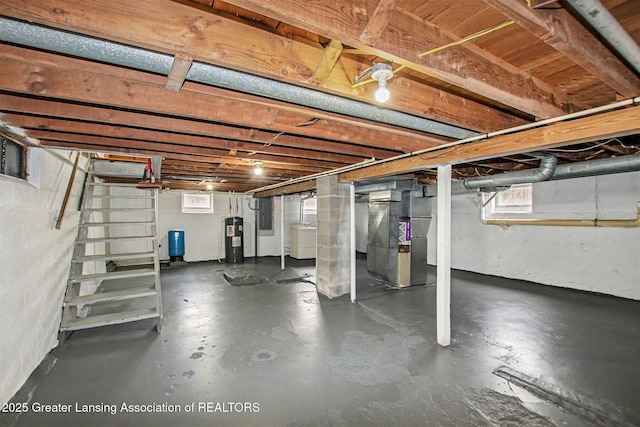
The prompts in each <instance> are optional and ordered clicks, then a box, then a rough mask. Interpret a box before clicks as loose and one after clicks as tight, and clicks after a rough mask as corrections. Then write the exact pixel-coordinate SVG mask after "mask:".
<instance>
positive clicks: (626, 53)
mask: <svg viewBox="0 0 640 427" xmlns="http://www.w3.org/2000/svg"><path fill="white" fill-rule="evenodd" d="M567 1H568V3H569V4H570V5H571V7H573V8H574V9H575V10H576V11H577V12H578V13H579V14H580V15H582V17H583V18H584V19H586V20H587V22H589V23H590V24H591V25H592V26H593V28H595V29H596V31H598V33H600V35H601V36H602V37H604V39H605V40H607V42H609V44H610V45H611V46H612V47H613V48H614V49H615V50H617V51H618V53H619V54H620V55H621V56H622V57H623V58H624V59H626V61H627V62H628V63H629V64H631V65H632V66H633V68H635V70H636V72H637V73H640V47H639V46H638V44H637V43H636V42H635V40H633V38H631V36H630V35H629V33H627V31H626V30H625V29H624V28H622V25H620V23H619V22H618V20H617V19H616V18H615V17H614V16H613V15H612V14H611V12H609V10H608V9H607V8H606V7H604V5H603V4H602V3H600V1H599V0H567Z"/></svg>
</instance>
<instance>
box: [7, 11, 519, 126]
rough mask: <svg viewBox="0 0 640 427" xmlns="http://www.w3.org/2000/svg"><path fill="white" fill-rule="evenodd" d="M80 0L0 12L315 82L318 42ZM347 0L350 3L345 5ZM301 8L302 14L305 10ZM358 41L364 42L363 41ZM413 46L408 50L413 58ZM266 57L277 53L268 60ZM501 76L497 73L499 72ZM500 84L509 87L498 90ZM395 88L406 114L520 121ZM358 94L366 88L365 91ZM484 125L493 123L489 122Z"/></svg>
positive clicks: (354, 69) (346, 72) (432, 93)
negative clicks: (476, 113)
mask: <svg viewBox="0 0 640 427" xmlns="http://www.w3.org/2000/svg"><path fill="white" fill-rule="evenodd" d="M369 2H371V0H369ZM80 3H81V6H82V7H79V2H78V0H57V1H56V7H55V8H47V7H43V5H42V3H41V2H38V1H36V0H23V1H21V2H17V3H16V2H13V1H11V0H0V14H3V15H6V16H10V17H15V18H18V19H22V20H27V21H30V22H36V23H39V24H43V25H48V26H52V27H56V28H62V29H65V30H68V31H74V32H78V33H81V34H87V35H91V36H95V37H99V38H104V39H106V40H112V41H116V42H120V43H127V44H134V45H137V46H141V47H144V48H148V49H152V50H155V51H160V52H166V53H169V54H172V55H176V54H180V53H183V52H185V51H188V52H189V54H190V56H191V57H193V59H194V60H198V61H202V62H205V63H211V64H215V65H220V66H223V67H227V68H232V69H236V70H242V71H245V72H249V73H253V74H259V75H262V76H264V77H270V78H274V79H276V80H285V81H288V82H291V83H294V84H299V85H308V86H309V87H314V85H313V84H311V83H309V79H310V78H311V77H312V75H313V72H314V70H315V69H316V67H317V65H318V64H319V63H320V62H321V58H322V56H323V54H324V49H323V48H322V47H321V46H319V45H312V44H309V43H304V42H300V41H297V40H295V39H291V38H290V37H285V36H280V35H277V34H265V31H264V30H262V29H259V28H253V27H251V26H247V25H244V24H242V23H240V22H238V21H236V20H232V19H228V18H225V17H223V16H220V15H214V14H211V16H207V15H203V11H202V10H200V9H196V8H193V7H190V6H188V5H185V4H181V3H178V2H173V1H170V0H138V1H136V2H125V3H122V2H120V3H118V2H112V1H109V0H93V1H91V2H88V1H81V2H80ZM238 3H241V2H238ZM262 3H263V2H262ZM291 3H293V5H294V6H295V7H293V8H292V9H291V10H289V11H287V10H286V6H287V5H286V4H285V2H282V4H283V5H284V6H285V10H283V11H279V12H278V13H277V14H278V15H279V14H280V13H283V14H284V15H285V16H286V15H287V13H288V12H291V13H294V12H295V13H296V15H298V14H299V13H300V9H301V8H303V9H304V8H309V11H308V13H310V14H314V13H320V14H321V16H319V17H318V18H322V19H323V21H322V22H321V23H320V24H322V25H327V26H330V27H333V26H335V22H334V21H332V20H331V19H326V18H327V16H326V15H327V13H326V11H324V12H323V11H318V10H316V9H315V8H314V7H311V6H312V5H311V4H306V3H299V2H295V1H292V2H291ZM264 4H265V3H263V5H264ZM270 4H271V3H270ZM241 6H242V5H241ZM338 6H340V5H339V4H337V5H333V4H332V5H330V6H329V7H330V9H334V8H337V7H338ZM321 7H322V6H321ZM345 7H347V9H349V6H345ZM260 8H262V7H260ZM54 9H55V10H54ZM372 10H373V9H372ZM159 11H161V12H159ZM304 14H305V15H306V12H305V13H304ZM398 15H401V14H395V15H394V17H395V16H398ZM100 17H103V19H100ZM296 18H297V17H296ZM303 18H304V16H303ZM307 18H308V17H307ZM329 18H330V17H329ZM283 21H284V22H287V20H283ZM307 21H308V22H306V24H314V26H315V27H317V25H318V24H317V23H314V20H313V19H308V20H307ZM294 25H295V24H294ZM320 28H322V27H321V26H320ZM363 29H364V25H362V26H361V28H359V32H358V34H357V35H355V36H354V37H358V36H359V35H360V34H361V33H362V30H363ZM319 34H320V33H319ZM385 34H386V33H385ZM335 40H336V42H342V43H343V44H347V45H350V46H355V45H354V44H352V43H351V44H350V43H345V42H346V40H341V39H339V38H336V39H335ZM359 44H361V45H364V44H363V43H361V42H359ZM364 46H365V47H367V48H368V46H366V45H364ZM374 53H375V52H374ZM416 53H417V52H411V56H412V59H413V60H415V57H414V56H415V54H416ZM271 58H282V60H279V61H272V60H271ZM339 63H340V65H339V66H336V67H334V70H341V71H340V72H338V71H336V72H334V73H331V75H330V78H329V79H328V81H327V84H326V86H327V87H330V90H331V92H332V93H334V94H337V95H341V96H345V97H348V98H356V99H357V98H360V97H362V96H365V95H366V100H367V101H368V102H373V101H372V100H373V97H372V94H371V96H369V95H370V94H369V92H368V91H363V89H362V88H361V89H360V90H354V89H353V88H352V87H351V84H352V80H351V79H353V76H354V75H356V74H357V73H358V72H359V71H358V70H359V69H360V66H361V63H360V62H359V61H357V60H353V59H349V58H346V57H341V58H340V60H339ZM480 66H482V64H480ZM503 77H504V76H502V75H498V76H496V78H497V79H501V78H503ZM464 79H469V80H471V78H470V77H467V76H464ZM329 83H330V84H329ZM518 83H519V84H520V83H523V81H522V79H519V81H518ZM163 86H164V83H163ZM493 89H495V88H493ZM504 89H506V88H502V89H501V90H504ZM395 90H396V91H397V93H398V95H399V96H398V97H397V98H394V100H391V101H390V102H389V104H388V105H389V108H394V109H399V110H401V111H404V112H407V113H410V114H415V115H418V116H425V117H428V118H431V119H435V120H438V121H442V122H444V123H449V124H453V125H456V126H460V127H463V128H467V129H473V130H478V131H481V132H484V131H491V130H498V129H504V128H507V127H511V126H515V125H517V124H522V122H520V123H518V121H519V119H518V118H517V117H514V116H511V115H509V114H505V113H504V112H501V111H499V110H496V109H494V108H491V107H489V106H486V105H483V104H482V103H477V102H475V101H473V100H470V99H465V98H463V97H460V96H456V95H454V94H451V93H447V92H444V91H442V90H439V89H436V88H433V87H430V86H425V85H421V90H420V91H417V90H415V88H412V87H411V84H410V83H409V82H408V83H406V85H405V86H404V87H402V86H401V87H397V88H395ZM499 92H500V91H499ZM363 93H364V94H365V95H362V94H363ZM396 99H397V100H396ZM395 102H398V104H395ZM470 108H473V109H474V110H477V111H478V115H477V116H476V115H471V116H469V114H468V112H469V109H470ZM523 111H525V110H524V109H523ZM488 125H489V126H490V128H487V126H488Z"/></svg>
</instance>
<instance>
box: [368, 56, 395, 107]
mask: <svg viewBox="0 0 640 427" xmlns="http://www.w3.org/2000/svg"><path fill="white" fill-rule="evenodd" d="M391 77H393V68H392V67H391V64H387V63H386V62H376V63H375V64H374V65H373V68H372V69H371V78H372V79H374V80H376V81H377V82H378V90H376V93H375V98H376V101H378V102H380V103H384V102H387V101H388V100H389V98H390V97H391V92H389V89H387V80H389V79H390V78H391Z"/></svg>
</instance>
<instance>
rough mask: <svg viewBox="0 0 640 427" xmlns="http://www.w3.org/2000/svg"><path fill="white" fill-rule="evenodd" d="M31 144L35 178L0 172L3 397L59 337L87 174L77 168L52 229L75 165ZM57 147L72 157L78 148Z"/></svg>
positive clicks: (1, 398)
mask: <svg viewBox="0 0 640 427" xmlns="http://www.w3.org/2000/svg"><path fill="white" fill-rule="evenodd" d="M32 150H38V151H40V168H39V169H40V173H39V180H37V181H39V182H35V183H34V184H35V185H34V184H30V183H27V182H25V181H21V180H15V179H10V178H6V177H2V178H0V227H1V228H0V271H2V275H1V276H0V370H2V375H0V402H7V401H8V400H9V399H11V397H12V396H13V395H14V394H15V393H16V392H17V391H18V390H19V388H20V387H21V386H22V384H23V383H24V382H25V381H26V379H27V378H28V377H29V375H30V374H31V372H32V371H33V370H34V369H35V368H36V367H37V366H38V364H39V363H40V362H41V361H42V360H43V358H44V357H45V355H46V354H47V353H48V352H49V350H51V349H52V348H53V347H55V346H56V344H57V334H58V327H59V325H60V316H61V309H62V300H63V297H64V291H65V286H66V282H67V278H68V274H69V265H70V261H71V255H72V248H73V242H74V240H75V237H76V233H77V226H78V215H79V214H78V212H77V206H78V200H79V194H80V190H81V187H82V181H83V180H84V173H81V172H80V171H78V173H77V174H76V178H75V181H74V186H73V192H72V195H71V197H70V199H69V203H68V205H67V211H66V213H65V216H64V220H63V222H62V227H61V229H60V230H56V229H55V220H56V217H57V215H58V211H59V209H60V206H61V204H62V200H63V198H64V194H65V191H66V187H67V183H68V181H69V176H70V174H71V169H72V166H71V165H70V164H68V163H65V162H63V161H61V160H60V159H59V158H57V157H55V156H53V155H51V154H49V153H47V152H45V151H43V150H41V149H32ZM58 153H59V154H60V155H62V156H63V157H65V158H68V159H71V160H75V154H72V153H68V152H63V151H59V152H58ZM80 165H81V166H82V167H85V166H86V159H83V161H82V162H81V163H80ZM31 167H34V164H33V163H32V164H31V165H30V168H31ZM36 175H37V174H34V176H36Z"/></svg>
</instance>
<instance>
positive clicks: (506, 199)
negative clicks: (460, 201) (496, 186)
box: [482, 184, 533, 219]
mask: <svg viewBox="0 0 640 427" xmlns="http://www.w3.org/2000/svg"><path fill="white" fill-rule="evenodd" d="M532 212H533V184H516V185H512V186H511V188H509V189H508V190H504V191H498V192H495V193H482V219H509V218H517V217H519V216H520V215H519V214H530V213H532Z"/></svg>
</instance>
